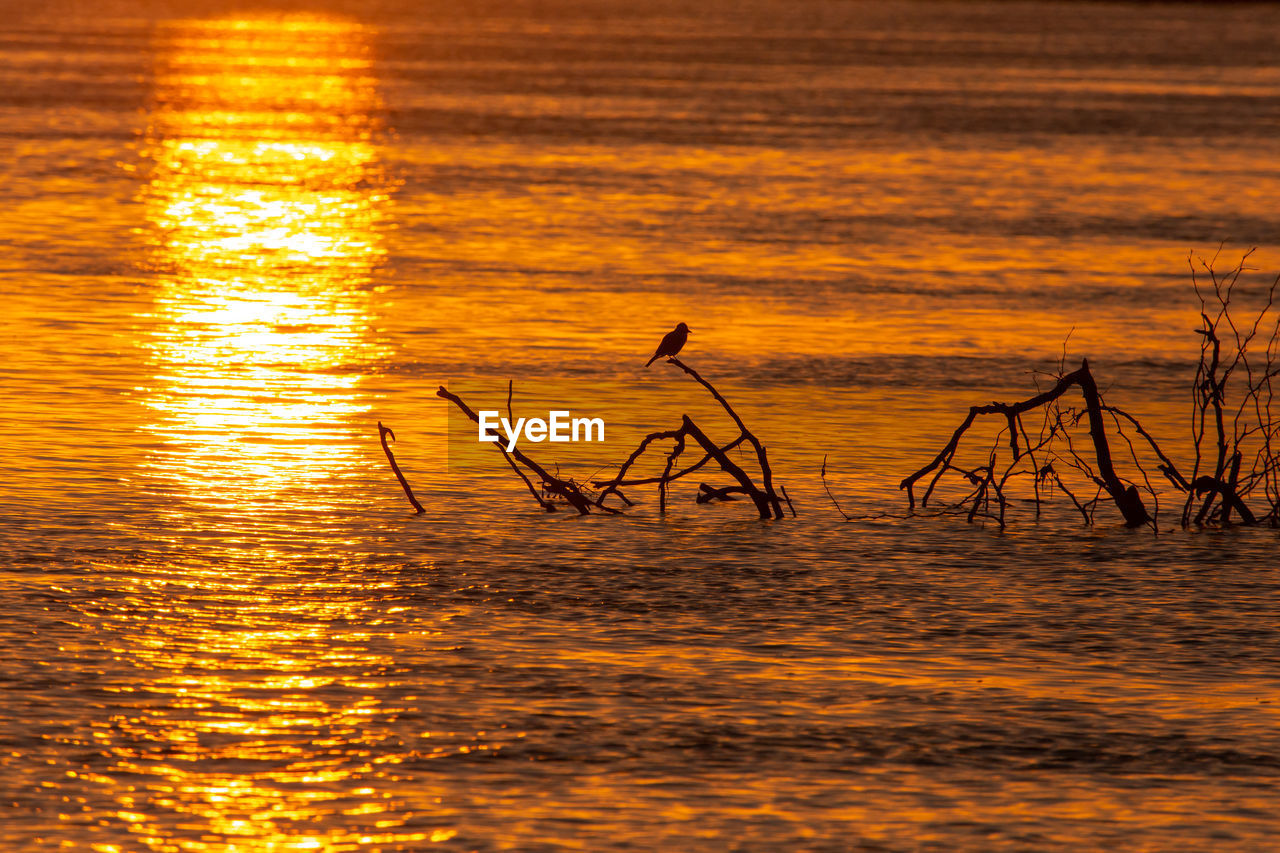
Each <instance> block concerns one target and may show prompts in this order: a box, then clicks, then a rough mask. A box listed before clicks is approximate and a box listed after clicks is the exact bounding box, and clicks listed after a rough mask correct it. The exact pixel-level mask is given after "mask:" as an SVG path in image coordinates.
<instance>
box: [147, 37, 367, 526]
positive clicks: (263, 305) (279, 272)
mask: <svg viewBox="0 0 1280 853" xmlns="http://www.w3.org/2000/svg"><path fill="white" fill-rule="evenodd" d="M159 47H160V50H159V53H160V55H161V57H162V59H161V60H160V67H159V69H158V72H157V83H156V96H155V104H156V105H155V109H154V111H153V114H152V117H151V122H150V131H149V139H148V148H149V154H150V157H151V159H152V161H153V171H152V176H151V181H150V184H149V186H148V187H147V190H146V192H145V194H144V201H145V205H146V210H147V218H148V221H149V223H150V235H151V238H152V247H153V253H152V257H151V259H150V264H151V265H152V267H153V268H154V269H155V271H156V273H157V276H158V279H159V292H158V294H157V297H156V316H155V317H154V318H153V320H154V322H155V325H156V328H157V329H158V333H157V334H156V335H155V337H154V339H153V342H152V345H151V347H152V350H153V355H154V363H155V368H156V371H155V386H154V387H153V388H149V389H147V395H146V400H147V403H148V405H150V406H151V407H152V408H153V409H154V410H155V411H156V412H157V413H158V414H159V415H160V416H161V419H160V421H159V423H158V424H157V425H156V427H155V432H156V433H157V436H158V437H159V438H160V439H161V440H162V442H163V447H162V450H161V451H160V452H158V453H157V454H156V455H155V457H154V460H153V468H154V470H153V471H152V472H151V473H152V474H154V475H156V477H155V478H156V479H157V480H158V481H159V482H160V483H162V484H163V486H162V488H167V489H169V490H171V491H172V492H173V493H176V495H178V496H180V497H181V498H183V499H184V500H186V501H188V502H191V503H193V504H194V505H195V506H196V507H197V508H199V509H202V510H207V509H211V508H215V509H217V508H221V509H223V510H229V511H231V512H233V513H234V514H242V513H244V512H246V511H254V510H259V509H263V508H266V507H272V508H275V509H278V510H281V509H283V510H289V509H304V508H315V506H316V503H317V501H319V502H321V503H323V502H324V501H325V500H326V498H328V499H332V498H333V496H334V494H336V493H335V492H333V491H332V490H330V493H329V494H327V495H326V494H325V492H324V487H325V486H326V485H327V484H329V483H331V482H332V481H333V479H334V478H336V477H340V476H341V475H342V474H343V473H344V472H350V471H351V470H352V469H353V467H354V465H355V464H356V463H357V462H358V459H359V457H358V456H357V449H358V445H357V444H356V443H355V442H354V441H353V440H352V434H351V430H352V423H353V421H354V420H355V419H356V417H357V416H359V415H361V414H363V413H364V412H366V411H367V409H368V404H367V402H366V401H365V400H364V399H363V398H362V396H361V394H360V393H359V390H358V388H359V385H360V381H361V368H362V366H363V365H365V364H367V363H368V362H369V361H370V360H371V359H374V358H376V356H377V345H376V343H375V342H374V341H373V339H372V336H371V334H370V319H369V312H370V306H369V300H370V295H371V294H370V291H371V285H370V281H371V277H372V273H373V271H374V269H375V268H376V267H377V265H378V264H379V262H380V261H381V260H382V258H383V256H384V254H385V249H384V248H383V241H382V229H383V225H384V212H383V208H384V206H385V204H384V203H385V201H386V199H387V192H388V183H387V181H386V180H385V178H384V177H383V174H382V172H381V170H380V166H379V162H378V139H377V135H378V125H377V119H376V116H377V113H378V110H379V103H378V95H377V89H376V86H375V82H376V81H375V80H374V79H373V77H372V76H371V65H370V60H369V56H368V54H369V45H368V33H367V32H365V31H364V30H363V29H362V28H361V27H359V26H358V25H356V24H354V23H351V22H345V21H341V20H332V19H322V18H310V17H301V18H298V19H287V20H267V19H263V20H232V21H219V22H188V23H182V24H177V25H175V26H173V27H171V28H170V29H168V30H165V31H164V32H163V34H162V36H161V44H160V46H159Z"/></svg>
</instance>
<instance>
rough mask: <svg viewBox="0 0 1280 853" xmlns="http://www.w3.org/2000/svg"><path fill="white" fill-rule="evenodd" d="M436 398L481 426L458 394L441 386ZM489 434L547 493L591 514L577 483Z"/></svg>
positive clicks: (609, 509) (608, 509) (544, 503)
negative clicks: (548, 469) (451, 405)
mask: <svg viewBox="0 0 1280 853" xmlns="http://www.w3.org/2000/svg"><path fill="white" fill-rule="evenodd" d="M436 396H437V397H443V398H444V399H446V400H448V401H449V402H451V403H453V404H454V405H455V406H457V407H458V409H459V410H461V412H462V413H463V414H464V415H466V416H467V418H469V419H470V420H471V421H472V423H475V424H476V425H479V423H480V416H479V415H477V414H476V413H475V412H474V411H472V409H471V407H470V406H468V405H467V404H466V403H464V402H463V401H462V398H461V397H459V396H458V395H456V394H452V393H450V392H449V389H448V388H445V387H444V386H443V385H441V386H440V387H439V388H438V389H437V390H436ZM487 433H488V434H489V435H492V436H495V437H496V438H498V441H497V442H495V446H497V447H498V449H499V450H501V451H502V452H503V455H504V456H508V461H509V462H510V461H511V458H514V459H515V461H516V462H519V463H520V464H521V465H523V466H524V467H525V468H527V469H529V470H530V471H532V472H533V473H534V474H536V475H537V476H538V478H539V480H541V482H542V488H543V489H544V490H545V491H547V492H550V493H551V494H553V495H556V496H558V497H560V498H562V499H563V500H564V501H565V502H566V503H568V504H569V505H570V506H571V507H573V508H574V509H576V510H577V511H578V514H579V515H587V514H589V513H590V512H591V507H592V501H591V499H590V498H588V497H587V496H586V495H585V494H583V492H582V488H581V487H580V486H579V485H578V484H577V483H575V482H573V481H572V480H561V479H560V478H559V477H556V476H553V475H552V474H551V473H549V472H548V471H547V470H546V469H545V468H543V467H542V466H541V465H539V464H538V463H537V462H535V461H533V460H532V459H530V458H529V457H528V456H527V455H526V454H525V453H524V452H523V451H521V450H519V449H518V448H513V449H511V450H510V451H508V450H507V449H506V448H504V447H502V441H501V439H502V436H500V435H499V434H498V433H497V431H496V430H492V429H490V430H488V431H487ZM512 467H515V466H514V463H513V464H512ZM517 473H519V471H518V470H517ZM525 482H526V484H527V485H529V486H530V491H531V492H534V497H535V498H537V500H538V502H539V503H540V504H541V505H542V507H543V509H546V510H548V511H550V510H553V509H554V508H555V507H554V505H552V506H550V507H548V504H549V503H550V502H549V501H547V500H545V499H544V498H542V497H541V496H539V495H537V493H536V491H534V490H533V488H532V484H531V483H529V482H528V479H527V478H526V480H525ZM601 509H603V510H604V511H605V512H617V510H614V509H613V508H612V507H601Z"/></svg>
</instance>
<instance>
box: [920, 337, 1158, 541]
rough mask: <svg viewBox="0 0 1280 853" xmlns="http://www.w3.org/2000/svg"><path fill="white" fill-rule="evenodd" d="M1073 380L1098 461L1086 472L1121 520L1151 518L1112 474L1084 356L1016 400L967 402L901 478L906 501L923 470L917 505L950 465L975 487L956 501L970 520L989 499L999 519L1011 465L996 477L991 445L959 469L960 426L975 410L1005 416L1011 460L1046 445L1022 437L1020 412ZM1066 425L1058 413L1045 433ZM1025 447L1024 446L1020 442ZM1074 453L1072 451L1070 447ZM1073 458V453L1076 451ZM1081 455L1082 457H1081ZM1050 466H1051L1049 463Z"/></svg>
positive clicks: (1050, 398) (1132, 522)
mask: <svg viewBox="0 0 1280 853" xmlns="http://www.w3.org/2000/svg"><path fill="white" fill-rule="evenodd" d="M1073 386H1077V387H1079V388H1080V392H1081V395H1082V396H1083V398H1084V404H1085V414H1086V415H1087V417H1088V422H1089V436H1090V439H1091V441H1092V444H1093V458H1094V460H1095V463H1096V465H1097V473H1096V474H1093V473H1091V474H1090V476H1091V477H1092V478H1093V479H1094V480H1095V482H1097V483H1098V485H1099V486H1100V487H1101V488H1102V489H1103V490H1105V491H1106V492H1107V494H1108V495H1109V496H1110V497H1111V500H1112V501H1113V502H1114V503H1115V505H1116V508H1117V509H1119V511H1120V514H1121V516H1122V517H1123V518H1124V522H1125V524H1126V525H1128V526H1129V527H1140V526H1141V525H1144V524H1149V523H1151V522H1152V520H1153V519H1152V517H1151V516H1150V514H1148V512H1147V509H1146V506H1145V505H1144V503H1143V501H1142V497H1141V495H1140V494H1139V492H1138V489H1137V488H1136V487H1135V486H1133V485H1132V484H1126V483H1124V482H1123V481H1122V480H1121V479H1120V477H1119V476H1118V475H1117V474H1116V471H1115V466H1114V464H1113V462H1112V459H1111V447H1110V444H1109V443H1108V440H1107V431H1106V424H1105V421H1104V419H1103V403H1102V397H1101V395H1100V394H1099V392H1098V385H1097V383H1096V382H1095V381H1094V378H1093V373H1092V372H1091V371H1090V370H1089V362H1088V360H1087V359H1084V360H1082V361H1081V362H1080V367H1079V368H1078V369H1076V370H1074V371H1072V372H1071V373H1068V374H1066V375H1064V376H1061V377H1059V379H1058V381H1057V382H1056V383H1055V384H1054V386H1053V387H1052V388H1050V389H1049V390H1047V391H1043V392H1041V393H1039V394H1036V395H1035V396H1033V397H1030V398H1029V399H1026V400H1021V401H1019V402H1016V403H999V402H993V403H990V404H988V405H985V406H971V407H970V408H969V413H968V415H967V416H966V417H965V419H964V421H963V422H962V423H961V424H960V426H959V427H957V428H956V430H955V432H953V433H952V434H951V438H950V440H949V441H948V442H947V443H946V445H945V446H944V447H943V448H942V450H941V451H939V452H938V454H937V455H936V456H935V457H934V458H933V460H932V461H930V462H929V463H928V464H926V465H925V466H924V467H922V468H920V469H919V470H917V471H916V472H915V473H913V474H911V475H910V476H909V477H907V478H906V479H904V480H903V481H902V482H901V483H900V484H899V486H898V488H900V489H905V490H906V492H907V501H908V506H909V508H910V510H911V511H913V512H914V510H915V505H916V497H915V485H916V483H917V482H918V481H919V480H920V479H922V478H923V477H925V476H926V475H928V474H930V473H933V477H932V479H931V480H930V481H929V485H928V487H927V489H926V490H925V494H924V497H923V499H922V501H921V506H927V505H928V501H929V498H930V497H931V496H932V494H933V491H934V488H935V487H936V486H937V484H938V481H939V480H940V479H941V477H942V475H943V474H945V473H946V472H947V471H954V472H956V473H958V474H960V475H961V476H962V477H964V478H965V479H966V480H968V481H969V482H970V483H971V484H972V485H973V486H974V491H973V492H971V493H970V494H969V495H968V496H966V497H965V498H964V500H963V501H962V502H961V503H962V504H964V505H967V506H969V507H970V510H969V515H968V517H969V519H970V520H973V519H974V518H975V517H977V515H978V514H979V512H982V511H986V510H988V509H989V508H990V506H991V502H992V500H993V499H994V501H995V504H996V511H997V515H996V516H995V519H996V520H997V521H998V522H999V523H1000V524H1001V525H1003V524H1004V511H1005V508H1006V506H1007V505H1008V499H1007V498H1006V496H1005V489H1004V484H1005V482H1007V480H1008V477H1009V475H1010V474H1011V473H1012V470H1013V469H1012V468H1010V469H1009V471H1008V472H1006V475H1005V476H1004V477H1002V478H1000V479H999V480H997V479H996V475H995V471H996V464H997V454H996V451H995V450H994V449H993V450H992V451H991V454H990V456H989V458H988V461H987V464H986V465H982V466H979V467H977V468H973V469H964V468H960V467H958V466H956V465H955V464H953V460H954V458H955V455H956V451H957V450H958V448H959V445H960V440H961V439H962V438H963V437H964V435H965V432H966V431H967V430H968V429H969V428H970V427H971V426H972V425H973V423H974V421H975V420H976V419H977V418H978V417H979V416H980V415H998V416H1000V417H1001V418H1002V419H1004V421H1005V423H1006V427H1005V430H1006V431H1007V432H1008V436H1009V451H1010V453H1011V454H1012V457H1013V461H1014V462H1015V463H1016V462H1018V461H1019V460H1020V459H1021V458H1022V457H1023V455H1024V454H1029V453H1034V451H1035V450H1036V449H1037V448H1041V447H1045V446H1047V444H1048V440H1047V439H1044V440H1041V441H1040V442H1039V444H1037V445H1035V446H1032V444H1031V442H1030V439H1029V438H1028V437H1027V434H1026V430H1025V428H1024V427H1023V425H1022V421H1021V418H1022V415H1024V414H1025V413H1027V412H1030V411H1032V410H1034V409H1037V408H1040V407H1042V406H1045V405H1047V404H1050V403H1053V402H1054V401H1056V400H1057V399H1058V398H1060V397H1062V395H1064V394H1065V393H1066V392H1067V391H1068V390H1069V389H1070V388H1072V387H1073ZM1064 429H1065V424H1064V423H1063V422H1062V420H1061V418H1059V419H1058V420H1057V421H1056V422H1055V423H1053V424H1052V425H1051V427H1050V429H1049V438H1053V437H1056V436H1058V435H1059V434H1061V432H1062V431H1063V430H1064ZM1019 435H1022V436H1023V444H1021V445H1020V444H1019V440H1018V436H1019ZM1024 445H1025V447H1026V450H1025V451H1024V449H1023V446H1024ZM1073 455H1075V454H1074V451H1073ZM1077 458H1079V457H1078V455H1077ZM1081 461H1083V460H1081ZM1035 470H1036V471H1037V472H1041V471H1043V469H1042V468H1036V469H1035ZM1050 471H1052V469H1050ZM1053 476H1054V478H1055V480H1057V481H1058V482H1061V481H1060V480H1059V479H1058V478H1057V474H1056V472H1054V473H1053ZM1036 479H1037V481H1043V480H1044V479H1045V478H1044V477H1042V476H1039V473H1038V475H1037V478H1036ZM1072 501H1073V502H1075V503H1076V505H1077V506H1080V503H1079V501H1078V500H1076V498H1075V496H1074V495H1072Z"/></svg>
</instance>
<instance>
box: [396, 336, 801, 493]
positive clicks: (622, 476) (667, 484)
mask: <svg viewBox="0 0 1280 853" xmlns="http://www.w3.org/2000/svg"><path fill="white" fill-rule="evenodd" d="M669 361H670V362H671V363H673V364H676V365H677V366H679V367H680V369H681V370H683V371H684V372H685V373H686V374H688V375H689V376H691V377H693V378H694V379H695V380H696V381H697V382H698V383H699V384H700V385H702V386H703V387H704V388H706V389H707V390H708V391H709V392H710V393H711V395H712V396H713V397H714V398H715V399H716V400H717V401H718V402H719V403H720V405H721V406H722V407H723V408H724V410H725V411H726V412H727V413H728V414H729V416H730V418H732V419H733V422H734V423H735V424H736V425H737V427H738V430H739V432H738V435H737V437H735V438H734V439H733V440H732V441H729V442H727V443H725V444H717V443H716V442H715V441H713V440H712V439H711V437H710V436H709V435H708V434H707V433H706V432H705V431H704V430H703V429H702V428H701V427H700V426H699V425H698V424H696V423H694V421H693V420H692V419H691V418H690V417H689V416H688V415H683V416H681V421H680V426H679V427H677V428H676V429H672V430H661V431H658V432H653V433H650V434H649V435H646V436H645V437H644V438H643V439H642V440H641V441H640V444H639V445H638V446H637V447H636V449H635V450H633V451H632V452H631V453H630V455H629V456H628V457H627V458H626V459H625V460H624V461H623V463H622V464H621V465H620V466H618V473H617V474H616V475H615V476H613V477H611V478H609V479H606V480H596V481H594V482H593V484H592V485H593V486H594V488H595V491H592V490H590V489H588V488H587V487H586V486H584V485H583V484H580V483H578V482H576V481H574V480H572V479H566V478H561V477H559V476H557V475H554V474H552V473H551V472H550V471H548V470H547V469H546V468H544V467H543V466H541V465H539V464H538V463H537V462H535V461H534V460H533V459H531V458H530V457H529V456H528V455H527V454H526V453H524V452H523V451H521V450H518V449H516V448H514V447H513V448H512V449H511V450H510V451H508V450H507V449H506V447H505V446H504V445H503V442H502V436H501V435H499V434H498V431H497V430H496V429H494V428H489V429H488V434H489V435H490V436H492V437H494V438H495V439H498V440H497V441H495V442H494V446H495V447H496V448H497V449H498V450H499V451H500V452H501V453H502V455H503V457H504V458H505V459H506V461H507V464H508V465H509V466H510V467H511V469H512V470H513V471H514V472H515V473H516V474H517V476H519V477H520V479H521V480H522V481H523V482H524V484H525V487H526V488H527V489H528V490H529V493H530V494H531V495H532V496H533V498H534V500H536V501H537V502H538V504H539V505H540V506H541V507H542V508H543V509H545V510H547V511H548V512H551V511H554V510H555V509H556V508H557V506H558V505H559V504H560V503H566V504H568V505H569V506H571V507H573V508H574V509H575V510H577V511H578V513H579V514H580V515H587V514H589V513H590V512H591V511H592V510H593V509H594V510H599V511H602V512H607V513H613V514H617V513H620V512H622V510H621V509H618V508H616V507H612V506H609V505H607V504H606V503H605V501H606V500H608V498H610V497H611V496H616V497H617V498H618V499H619V500H620V501H622V503H624V504H625V505H626V506H633V505H634V501H632V500H630V499H629V498H628V497H627V496H626V495H624V494H623V493H622V488H623V487H628V488H629V487H632V486H640V485H657V487H658V510H659V512H666V509H667V498H668V493H669V491H670V488H671V486H672V484H674V483H675V482H677V481H679V480H681V479H683V478H685V477H688V476H690V475H691V474H693V473H695V472H696V471H699V470H701V469H703V468H705V467H706V466H707V465H709V464H711V463H713V462H714V463H715V465H716V466H717V467H719V469H720V470H721V471H723V472H724V473H726V474H728V475H729V476H730V477H731V478H732V479H733V480H734V481H735V482H736V485H732V486H727V487H723V488H717V487H714V486H710V485H707V484H703V488H702V491H701V492H700V494H699V496H698V498H697V500H698V503H706V502H707V501H708V500H710V499H712V498H715V499H718V500H728V499H731V498H730V495H733V494H744V495H746V496H747V497H749V498H750V499H751V501H752V502H753V503H754V504H755V507H756V510H757V511H758V512H759V514H760V517H761V518H782V517H783V510H782V503H783V501H786V504H787V507H788V508H789V509H790V511H791V515H792V517H795V515H796V510H795V505H794V504H793V503H792V501H791V498H790V497H789V496H788V495H787V494H786V491H785V490H782V492H781V496H779V494H778V492H777V491H775V487H774V479H773V470H772V468H771V467H770V465H769V457H768V453H767V451H766V449H765V446H764V444H763V443H762V442H761V441H760V440H759V439H758V438H757V437H756V436H755V435H754V434H753V433H752V432H751V431H750V430H749V429H747V427H746V424H745V423H744V422H743V420H742V418H741V416H739V415H738V413H737V412H736V411H735V410H734V409H733V407H732V406H731V405H730V404H729V402H728V400H726V399H725V397H724V395H723V394H721V393H720V392H719V391H718V390H717V389H716V388H715V387H714V386H713V385H712V384H711V383H710V382H708V381H707V380H706V379H703V378H702V376H701V375H699V374H698V372H697V371H695V370H694V369H693V368H691V367H689V366H688V365H686V364H683V363H681V362H680V361H679V360H678V359H676V358H675V357H674V355H672V356H670V357H669ZM513 389H514V384H513V383H511V382H508V383H507V416H508V422H509V423H514V422H515V420H516V419H515V415H514V413H513V412H512V397H513V395H514V390H513ZM436 396H438V397H441V398H443V399H445V400H448V401H449V402H451V403H452V404H453V405H454V406H456V407H457V408H458V409H459V411H461V412H462V413H463V414H464V415H465V416H466V417H467V418H468V419H469V420H470V421H471V422H472V423H475V424H476V425H477V426H478V425H479V423H480V416H479V415H478V414H477V413H476V412H475V411H474V410H472V409H471V407H470V406H468V405H467V404H466V402H465V401H463V400H462V398H460V397H459V396H457V395H456V394H453V393H451V392H450V391H449V390H448V389H447V388H445V387H443V386H441V387H440V388H439V389H438V390H437V391H436ZM379 427H381V424H379ZM664 441H670V442H671V446H670V448H669V449H668V451H667V452H666V454H665V462H664V465H663V469H662V473H661V474H660V475H658V476H656V477H637V478H631V479H628V474H629V472H630V471H631V469H632V468H633V466H634V465H636V464H637V462H638V461H639V460H640V459H641V458H642V457H643V456H644V455H645V453H646V452H647V451H649V450H650V449H651V448H652V447H653V445H654V444H655V443H657V442H664ZM691 444H692V445H694V446H696V447H697V448H698V449H699V451H701V457H700V458H699V459H698V460H697V461H695V462H694V463H693V464H691V465H687V466H686V467H684V468H680V469H678V470H677V464H678V463H679V462H680V460H681V458H682V457H683V456H684V455H685V453H686V451H687V449H688V448H689V447H690V446H691ZM743 444H747V445H750V446H751V447H752V449H754V450H755V458H756V461H757V462H758V464H759V467H760V479H761V484H760V485H757V483H756V482H755V480H754V479H753V478H752V476H751V475H750V474H749V473H748V472H747V471H746V470H745V469H744V468H743V467H742V466H741V465H740V464H738V463H737V462H736V461H734V460H733V459H732V458H730V456H729V452H730V451H732V450H733V449H734V448H738V447H741V446H742V445H743ZM383 447H384V448H386V442H385V437H384V440H383ZM387 458H388V459H389V460H390V461H391V465H392V470H394V471H395V473H396V476H397V477H398V478H399V479H400V482H401V484H402V485H403V486H404V489H405V493H406V494H408V495H409V499H410V500H411V501H413V502H414V506H415V507H419V506H420V505H419V504H418V503H417V501H416V500H414V498H413V496H412V494H411V493H410V492H409V486H408V483H407V482H405V480H404V478H403V476H402V475H401V473H400V471H399V468H398V467H396V463H395V460H394V459H393V458H392V457H391V452H390V450H389V449H388V450H387ZM526 472H528V473H526ZM530 475H532V476H530ZM535 482H537V483H540V484H541V491H539V488H538V487H537V486H535ZM421 511H422V510H421V509H420V508H419V512H421Z"/></svg>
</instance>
